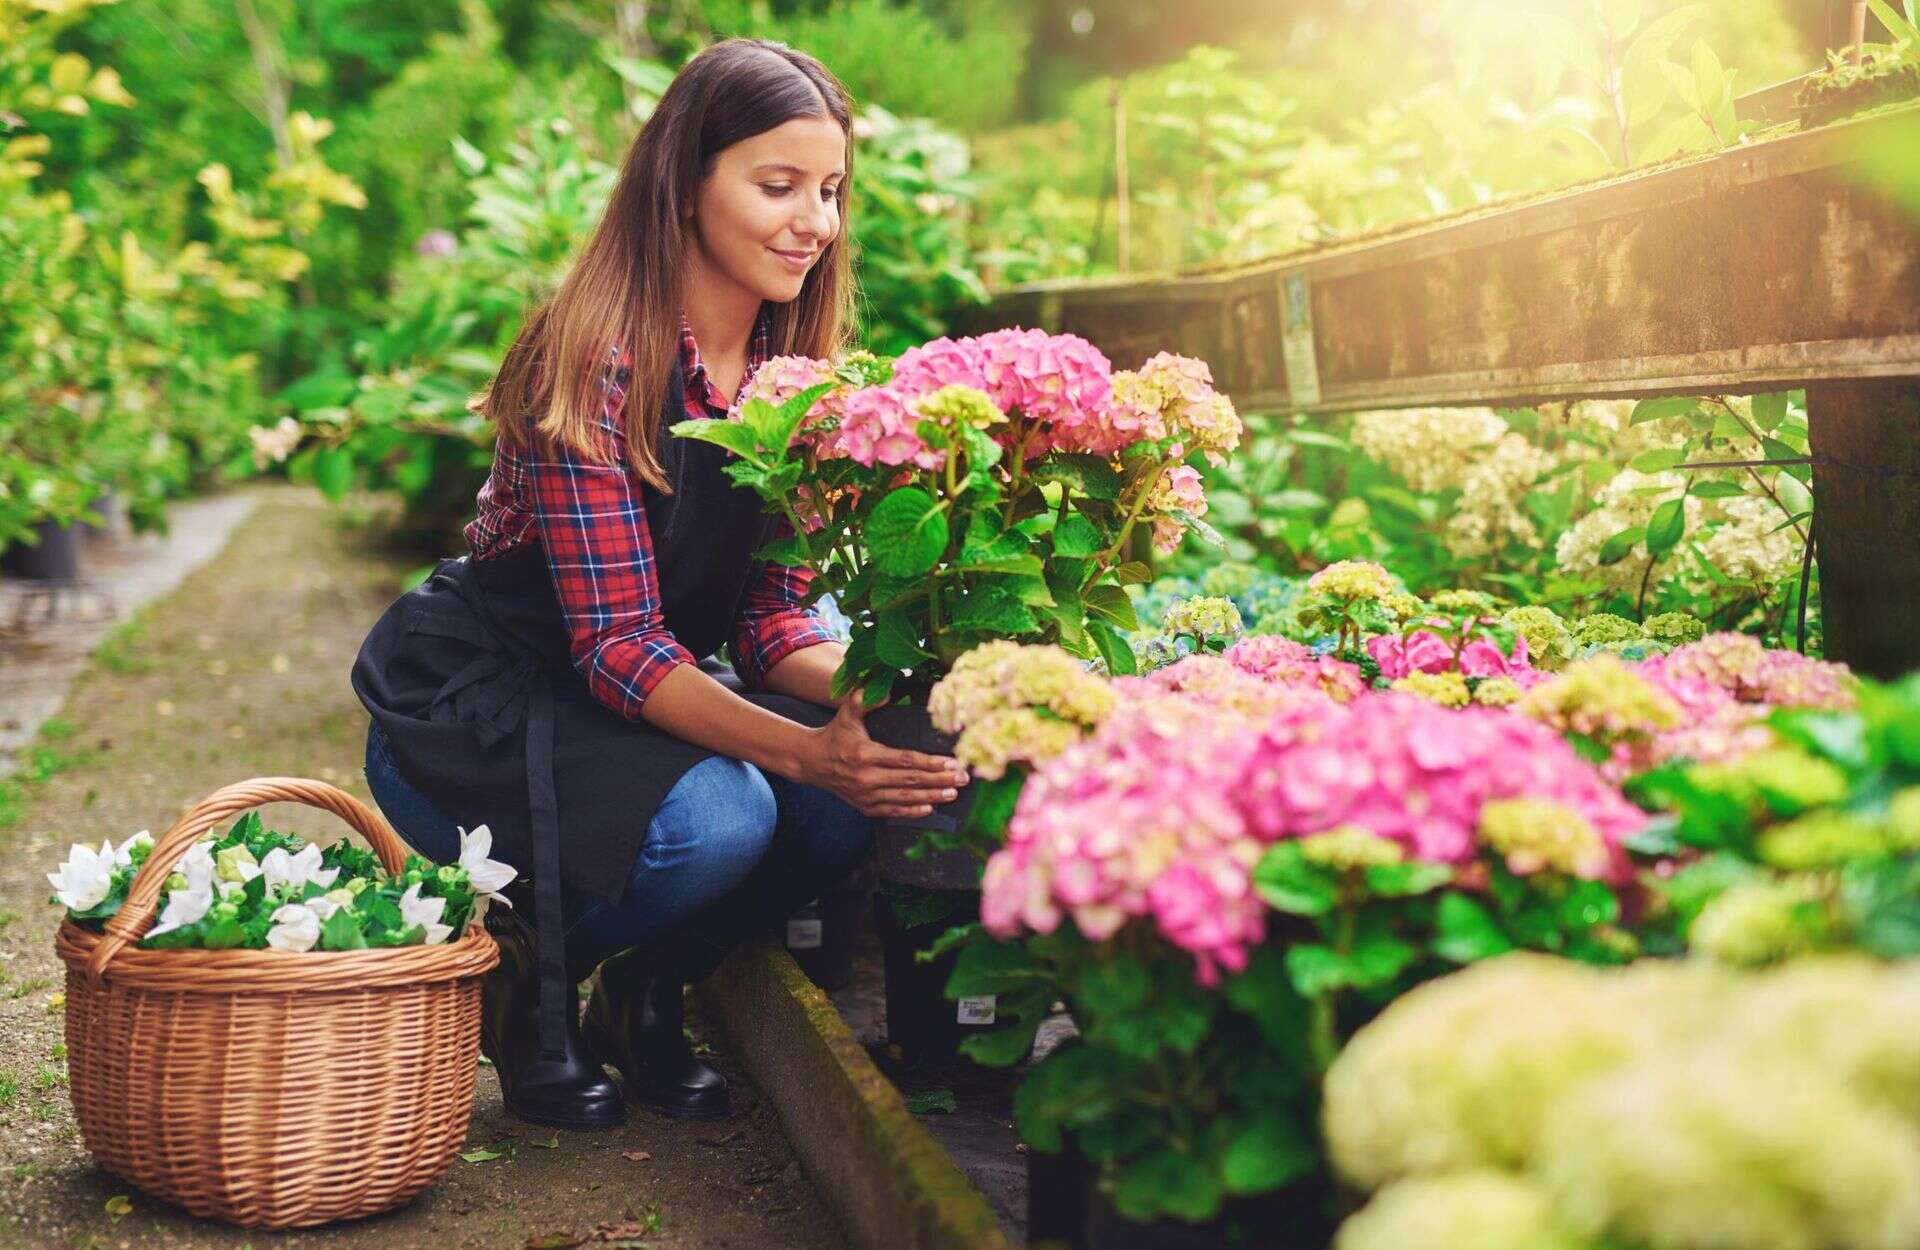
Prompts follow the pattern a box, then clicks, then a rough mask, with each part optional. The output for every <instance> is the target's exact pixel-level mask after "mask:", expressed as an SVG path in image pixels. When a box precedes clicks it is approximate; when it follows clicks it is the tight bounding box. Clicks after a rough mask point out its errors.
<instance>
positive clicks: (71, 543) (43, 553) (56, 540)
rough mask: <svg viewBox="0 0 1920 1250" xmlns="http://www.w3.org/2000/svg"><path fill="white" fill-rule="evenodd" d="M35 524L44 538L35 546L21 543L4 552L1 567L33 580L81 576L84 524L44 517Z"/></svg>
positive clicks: (37, 533) (40, 536) (0, 554)
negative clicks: (81, 543) (81, 546)
mask: <svg viewBox="0 0 1920 1250" xmlns="http://www.w3.org/2000/svg"><path fill="white" fill-rule="evenodd" d="M33 528H34V533H35V534H36V535H37V536H38V537H39V539H40V541H39V542H38V543H37V544H35V545H33V546H27V545H26V544H24V543H21V544H17V545H15V546H12V547H8V548H7V549H6V550H5V551H3V552H0V569H5V570H6V571H7V572H9V573H11V574H13V575H14V576H15V577H24V578H28V579H29V580H32V581H43V582H52V581H61V582H65V581H72V580H73V579H74V578H76V577H79V576H80V527H79V526H78V525H62V524H60V523H59V522H57V521H40V522H37V523H35V525H34V527H33Z"/></svg>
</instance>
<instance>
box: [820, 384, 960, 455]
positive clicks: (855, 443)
mask: <svg viewBox="0 0 1920 1250" xmlns="http://www.w3.org/2000/svg"><path fill="white" fill-rule="evenodd" d="M910 398H911V396H910V395H909V394H908V393H907V392H905V391H902V390H900V389H899V388H897V387H895V386H894V385H893V384H892V383H891V382H889V383H888V384H887V385H885V386H867V387H862V388H861V389H859V390H857V391H855V392H853V394H851V395H849V396H847V398H846V404H845V410H844V415H843V416H842V417H841V419H840V438H839V448H840V450H841V451H843V452H844V453H845V454H846V455H847V456H848V457H849V458H851V459H853V460H857V461H859V462H860V463H861V464H864V465H866V466H868V467H869V468H871V467H872V466H874V465H876V464H889V465H913V466H915V467H917V468H922V469H936V468H939V467H940V465H941V464H942V463H943V460H942V456H941V453H940V452H939V451H937V450H935V449H934V448H931V447H928V446H927V445H926V443H924V442H922V441H921V439H920V435H919V432H918V431H919V426H920V419H919V418H918V417H917V416H915V415H914V413H913V411H912V410H911V409H910V408H908V407H907V401H908V399H910Z"/></svg>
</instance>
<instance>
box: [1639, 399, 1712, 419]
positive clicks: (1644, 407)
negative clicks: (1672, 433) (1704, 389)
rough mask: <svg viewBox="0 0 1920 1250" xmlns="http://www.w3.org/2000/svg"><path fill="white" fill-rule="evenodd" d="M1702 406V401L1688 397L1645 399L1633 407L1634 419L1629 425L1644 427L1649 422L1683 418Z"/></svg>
mask: <svg viewBox="0 0 1920 1250" xmlns="http://www.w3.org/2000/svg"><path fill="white" fill-rule="evenodd" d="M1699 406H1700V401H1699V400H1698V399H1694V398H1691V397H1688V396H1681V395H1667V396H1663V397H1661V398H1659V399H1643V400H1641V401H1640V402H1639V403H1637V404H1635V405H1634V406H1633V417H1632V418H1631V419H1630V420H1629V421H1628V424H1629V425H1644V424H1645V423H1646V422H1648V421H1664V420H1666V419H1667V418H1669V417H1678V416H1683V415H1685V414H1686V413H1689V412H1692V411H1693V410H1694V409H1695V408H1698V407H1699Z"/></svg>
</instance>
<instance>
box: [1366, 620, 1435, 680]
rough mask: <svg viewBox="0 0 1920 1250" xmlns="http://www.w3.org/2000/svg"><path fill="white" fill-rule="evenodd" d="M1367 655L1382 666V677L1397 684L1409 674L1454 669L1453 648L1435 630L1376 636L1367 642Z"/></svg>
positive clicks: (1418, 630)
mask: <svg viewBox="0 0 1920 1250" xmlns="http://www.w3.org/2000/svg"><path fill="white" fill-rule="evenodd" d="M1366 645H1367V654H1368V655H1370V656H1372V657H1373V662H1374V663H1375V664H1378V665H1379V666H1380V675H1381V676H1382V677H1385V678H1388V679H1389V680H1394V681H1397V680H1399V679H1400V678H1402V677H1405V676H1406V675H1407V674H1408V673H1444V672H1446V671H1447V670H1448V669H1450V668H1452V667H1453V648H1452V647H1450V646H1448V645H1447V640H1446V639H1444V638H1442V637H1441V636H1440V635H1438V634H1436V633H1433V632H1432V631H1431V630H1425V629H1416V630H1414V631H1413V632H1412V633H1410V634H1375V635H1374V636H1373V637H1371V638H1369V639H1367V644H1366Z"/></svg>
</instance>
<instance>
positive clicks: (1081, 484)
mask: <svg viewBox="0 0 1920 1250" xmlns="http://www.w3.org/2000/svg"><path fill="white" fill-rule="evenodd" d="M1027 476H1028V477H1030V478H1032V479H1033V480H1034V481H1036V482H1059V483H1061V484H1063V485H1064V486H1066V487H1067V488H1068V489H1070V490H1072V491H1073V492H1074V493H1075V494H1077V495H1084V496H1086V497H1087V498H1088V499H1098V500H1101V501H1103V502H1106V503H1112V502H1113V501H1114V500H1115V499H1118V498H1119V497H1120V475H1119V474H1118V473H1116V472H1114V469H1113V466H1112V465H1110V464H1108V463H1107V462H1106V460H1105V458H1103V457H1100V456H1092V455H1087V454H1085V453H1083V452H1054V453H1053V454H1051V455H1048V456H1045V457H1043V458H1041V459H1040V460H1039V461H1037V462H1036V463H1035V464H1034V465H1033V467H1032V468H1031V469H1029V470H1028V471H1027Z"/></svg>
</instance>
